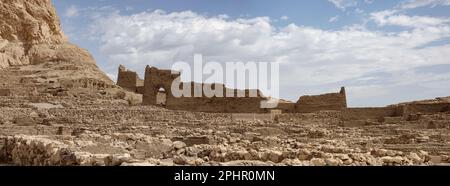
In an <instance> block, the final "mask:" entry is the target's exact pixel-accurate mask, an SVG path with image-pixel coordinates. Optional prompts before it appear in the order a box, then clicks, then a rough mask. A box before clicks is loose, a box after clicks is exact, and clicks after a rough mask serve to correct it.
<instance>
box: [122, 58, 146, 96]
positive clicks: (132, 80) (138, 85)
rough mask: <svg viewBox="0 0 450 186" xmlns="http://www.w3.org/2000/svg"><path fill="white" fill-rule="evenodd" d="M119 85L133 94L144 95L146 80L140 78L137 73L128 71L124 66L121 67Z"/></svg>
mask: <svg viewBox="0 0 450 186" xmlns="http://www.w3.org/2000/svg"><path fill="white" fill-rule="evenodd" d="M117 85H118V86H120V87H122V88H125V89H127V90H129V91H132V92H136V93H139V94H143V93H144V80H142V79H141V78H139V75H138V74H137V73H136V72H133V71H130V70H127V69H126V68H125V67H124V66H123V65H120V66H119V73H118V75H117Z"/></svg>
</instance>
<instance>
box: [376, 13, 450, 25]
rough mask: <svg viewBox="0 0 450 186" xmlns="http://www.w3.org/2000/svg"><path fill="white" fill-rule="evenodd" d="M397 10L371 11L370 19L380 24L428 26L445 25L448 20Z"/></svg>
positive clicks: (449, 20)
mask: <svg viewBox="0 0 450 186" xmlns="http://www.w3.org/2000/svg"><path fill="white" fill-rule="evenodd" d="M397 12H398V11H397V10H385V11H380V12H374V13H371V19H372V20H374V21H375V22H376V23H377V24H378V25H380V26H386V25H397V26H404V27H430V26H434V27H435V26H445V24H447V23H449V22H450V19H449V18H437V17H429V16H407V15H403V14H399V13H397Z"/></svg>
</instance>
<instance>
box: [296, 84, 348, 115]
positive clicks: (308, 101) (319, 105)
mask: <svg viewBox="0 0 450 186" xmlns="http://www.w3.org/2000/svg"><path fill="white" fill-rule="evenodd" d="M344 108H347V97H346V93H345V88H344V87H342V88H341V91H340V92H339V93H330V94H323V95H317V96H302V97H300V99H299V100H298V101H297V103H296V104H295V112H297V113H311V112H317V111H321V110H341V109H344Z"/></svg>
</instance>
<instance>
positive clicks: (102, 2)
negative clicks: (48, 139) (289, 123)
mask: <svg viewBox="0 0 450 186" xmlns="http://www.w3.org/2000/svg"><path fill="white" fill-rule="evenodd" d="M53 4H54V6H55V7H56V9H57V12H58V14H59V16H60V18H61V23H62V26H63V30H64V31H65V33H66V34H67V35H68V37H69V38H70V41H71V42H73V43H75V44H77V45H79V46H81V47H83V48H86V49H88V50H89V51H90V52H91V53H92V54H93V56H94V57H95V59H96V60H97V63H98V65H99V67H100V68H101V69H102V70H104V71H105V72H107V73H108V74H109V75H110V76H111V77H112V78H115V77H114V76H115V75H116V73H117V67H118V65H119V64H124V65H125V66H127V67H129V68H131V69H132V70H135V71H138V72H139V73H141V74H142V73H143V71H144V67H145V65H154V66H157V67H162V68H169V67H170V66H171V64H173V62H175V61H177V60H182V61H192V58H193V54H194V53H201V54H203V55H204V56H205V58H206V59H207V60H214V61H218V62H225V61H227V60H230V59H237V60H242V61H278V62H280V63H281V66H280V69H281V77H280V79H281V81H280V90H281V97H282V98H286V99H289V100H291V101H297V99H298V98H299V96H300V95H306V94H320V93H325V92H330V91H332V92H335V91H339V88H340V86H346V87H347V92H348V99H349V100H348V101H349V105H350V106H384V105H387V104H392V103H397V102H403V101H411V100H417V99H429V98H434V97H441V96H449V95H450V86H449V85H450V0H398V1H395V0H360V1H357V0H309V1H307V0H304V1H298V0H284V1H273V0H215V1H211V0H169V1H168V0H127V1H124V0H77V1H75V0H54V1H53Z"/></svg>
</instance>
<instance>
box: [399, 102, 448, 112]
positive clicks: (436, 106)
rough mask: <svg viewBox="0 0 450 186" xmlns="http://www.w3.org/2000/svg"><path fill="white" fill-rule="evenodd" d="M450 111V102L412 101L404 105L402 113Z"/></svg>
mask: <svg viewBox="0 0 450 186" xmlns="http://www.w3.org/2000/svg"><path fill="white" fill-rule="evenodd" d="M448 111H450V103H412V104H407V105H405V106H404V114H405V115H408V114H415V113H424V114H427V113H439V112H448Z"/></svg>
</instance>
